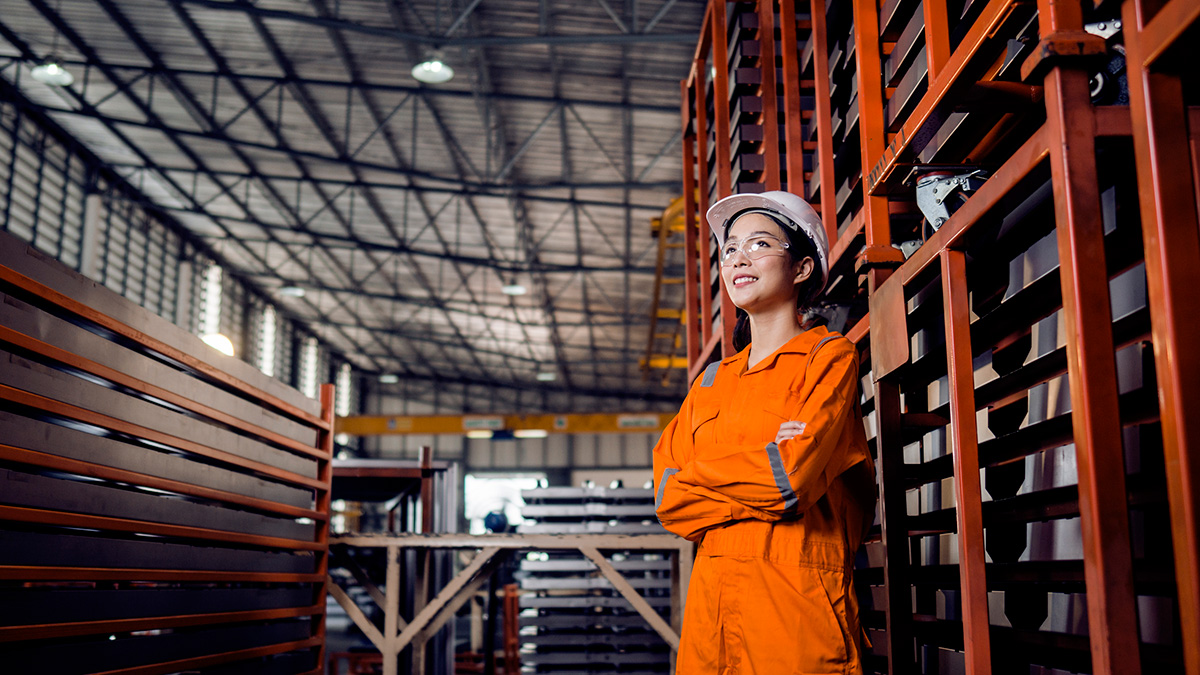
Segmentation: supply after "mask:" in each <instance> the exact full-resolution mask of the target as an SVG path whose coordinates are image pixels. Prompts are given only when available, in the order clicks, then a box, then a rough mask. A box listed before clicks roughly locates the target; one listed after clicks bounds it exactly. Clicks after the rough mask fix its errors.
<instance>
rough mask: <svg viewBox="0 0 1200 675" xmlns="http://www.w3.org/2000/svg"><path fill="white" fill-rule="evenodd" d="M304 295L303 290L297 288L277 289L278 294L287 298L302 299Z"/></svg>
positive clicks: (284, 287) (283, 287)
mask: <svg viewBox="0 0 1200 675" xmlns="http://www.w3.org/2000/svg"><path fill="white" fill-rule="evenodd" d="M304 293H305V291H304V289H303V288H301V287H299V286H281V287H280V288H279V294H280V295H284V296H287V297H289V298H303V297H304Z"/></svg>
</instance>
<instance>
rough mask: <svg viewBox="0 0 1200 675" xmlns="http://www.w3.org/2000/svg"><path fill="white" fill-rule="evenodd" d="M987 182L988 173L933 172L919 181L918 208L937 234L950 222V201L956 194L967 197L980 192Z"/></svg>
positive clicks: (977, 170) (978, 170)
mask: <svg viewBox="0 0 1200 675" xmlns="http://www.w3.org/2000/svg"><path fill="white" fill-rule="evenodd" d="M985 180H987V172H986V171H984V170H982V169H976V170H975V171H971V172H968V173H960V174H952V173H949V172H942V171H938V172H931V173H927V174H925V175H924V176H922V177H921V178H920V179H918V180H917V207H918V208H919V209H921V213H922V214H924V216H925V220H926V221H928V222H929V227H930V228H932V229H933V231H934V232H937V230H938V228H939V227H941V226H942V225H943V224H944V223H945V222H946V221H947V220H950V215H951V213H952V211H951V210H950V199H951V198H952V197H953V196H955V195H956V194H961V195H963V197H964V199H965V197H966V195H969V194H970V193H972V192H974V191H976V190H978V189H979V188H980V187H982V186H983V183H984V181H985Z"/></svg>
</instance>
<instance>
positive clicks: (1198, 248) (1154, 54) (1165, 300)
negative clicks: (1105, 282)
mask: <svg viewBox="0 0 1200 675" xmlns="http://www.w3.org/2000/svg"><path fill="white" fill-rule="evenodd" d="M1159 4H1162V3H1159ZM1148 5H1151V3H1150V2H1147V1H1146V0H1127V1H1126V2H1125V4H1124V6H1123V8H1122V9H1123V12H1122V18H1123V23H1124V25H1125V48H1126V54H1127V64H1128V66H1127V68H1128V70H1127V72H1128V77H1129V97H1130V116H1131V118H1132V122H1133V124H1132V131H1133V141H1134V151H1135V153H1136V156H1137V165H1138V167H1137V168H1138V188H1139V189H1138V192H1139V195H1140V198H1141V213H1142V235H1143V240H1144V243H1145V249H1146V279H1147V287H1148V291H1149V299H1150V322H1151V327H1152V331H1153V336H1154V363H1155V371H1156V375H1157V377H1158V395H1159V411H1160V415H1161V419H1162V436H1163V453H1164V455H1165V460H1166V461H1165V466H1166V475H1167V492H1168V497H1169V499H1170V504H1171V532H1172V540H1173V543H1174V550H1175V581H1176V584H1177V585H1178V588H1179V620H1180V626H1181V628H1182V630H1181V637H1182V640H1183V654H1184V665H1185V668H1186V672H1187V673H1188V675H1200V541H1198V540H1200V514H1198V512H1200V497H1198V496H1197V491H1198V490H1200V458H1197V448H1198V447H1200V414H1198V411H1200V354H1198V353H1197V345H1200V322H1197V321H1195V320H1194V318H1193V317H1190V316H1188V313H1189V312H1194V311H1195V308H1196V307H1200V265H1197V264H1196V261H1197V260H1200V219H1198V218H1197V204H1196V195H1197V194H1198V192H1197V183H1196V180H1197V177H1198V176H1200V173H1198V172H1197V170H1196V166H1195V162H1196V160H1197V154H1196V150H1197V143H1198V142H1197V140H1196V139H1197V134H1198V132H1200V116H1198V115H1195V114H1192V115H1191V116H1190V119H1189V112H1188V110H1187V109H1186V108H1185V107H1184V100H1183V88H1182V84H1181V78H1180V73H1179V71H1180V70H1181V69H1183V68H1188V67H1190V66H1189V65H1188V64H1182V63H1173V64H1172V63H1165V62H1166V61H1168V59H1166V58H1164V57H1163V53H1164V52H1165V51H1166V50H1167V49H1168V48H1170V46H1171V45H1172V44H1174V43H1176V42H1177V41H1178V40H1179V38H1180V37H1181V36H1182V35H1183V33H1184V32H1185V31H1187V30H1188V28H1190V27H1194V26H1196V25H1197V24H1198V23H1200V3H1196V2H1190V1H1188V0H1174V1H1173V2H1168V3H1165V4H1163V5H1162V6H1161V7H1159V9H1158V11H1157V12H1156V13H1154V14H1151V12H1150V8H1149V7H1148ZM1189 127H1190V136H1189ZM1189 149H1190V150H1191V155H1190V156H1189Z"/></svg>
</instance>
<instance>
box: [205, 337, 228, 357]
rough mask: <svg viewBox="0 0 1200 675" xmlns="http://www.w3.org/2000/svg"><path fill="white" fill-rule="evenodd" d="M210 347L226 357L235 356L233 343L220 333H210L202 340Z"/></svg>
mask: <svg viewBox="0 0 1200 675" xmlns="http://www.w3.org/2000/svg"><path fill="white" fill-rule="evenodd" d="M200 339H201V340H203V341H204V343H205V344H207V345H208V346H209V347H212V348H213V349H215V350H217V351H219V352H221V353H222V354H224V355H226V356H233V341H232V340H230V339H229V338H227V337H225V336H224V335H222V334H220V333H209V334H208V335H205V336H204V337H202V338H200Z"/></svg>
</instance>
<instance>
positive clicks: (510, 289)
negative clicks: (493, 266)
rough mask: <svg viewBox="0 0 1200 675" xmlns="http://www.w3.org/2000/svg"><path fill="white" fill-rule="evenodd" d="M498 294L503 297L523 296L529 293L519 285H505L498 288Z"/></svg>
mask: <svg viewBox="0 0 1200 675" xmlns="http://www.w3.org/2000/svg"><path fill="white" fill-rule="evenodd" d="M500 292H501V293H503V294H505V295H525V294H526V293H528V292H529V291H528V290H527V289H526V288H525V287H524V286H522V285H521V284H507V285H504V286H501V287H500Z"/></svg>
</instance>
